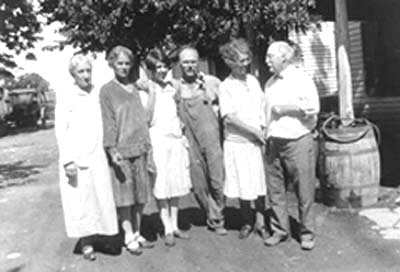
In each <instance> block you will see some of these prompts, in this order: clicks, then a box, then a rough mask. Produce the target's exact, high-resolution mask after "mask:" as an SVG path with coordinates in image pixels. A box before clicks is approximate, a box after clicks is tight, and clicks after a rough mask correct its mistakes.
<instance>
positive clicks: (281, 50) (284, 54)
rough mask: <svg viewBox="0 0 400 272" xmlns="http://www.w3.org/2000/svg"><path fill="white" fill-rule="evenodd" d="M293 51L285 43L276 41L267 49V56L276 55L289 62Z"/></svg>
mask: <svg viewBox="0 0 400 272" xmlns="http://www.w3.org/2000/svg"><path fill="white" fill-rule="evenodd" d="M294 53H295V51H294V49H293V47H292V46H290V45H289V44H288V43H287V42H284V41H276V42H273V43H271V45H270V46H269V47H268V50H267V54H271V55H278V56H280V57H281V58H283V59H284V60H286V61H287V60H291V59H292V58H293V56H294Z"/></svg>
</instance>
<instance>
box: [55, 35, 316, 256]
mask: <svg viewBox="0 0 400 272" xmlns="http://www.w3.org/2000/svg"><path fill="white" fill-rule="evenodd" d="M220 53H221V56H222V58H223V60H224V61H225V63H226V64H227V66H228V67H229V68H230V70H231V73H230V75H229V76H228V77H227V78H225V79H224V80H223V81H222V82H220V80H219V79H217V78H216V77H214V76H211V75H207V74H204V73H202V72H200V71H199V68H198V65H199V55H198V52H197V50H196V49H195V48H193V47H183V48H182V49H181V50H180V53H179V64H180V68H181V72H182V73H181V74H182V76H181V78H180V79H172V78H170V77H169V76H168V70H169V61H168V59H167V57H166V56H165V54H164V53H163V51H162V50H160V49H153V50H151V51H150V52H149V54H148V56H147V57H146V59H145V63H146V67H147V69H148V71H149V74H150V77H149V79H148V80H142V79H134V77H132V67H133V66H134V65H136V64H137V60H136V59H135V57H134V55H133V53H132V52H131V50H130V49H128V48H126V47H124V46H116V47H114V48H113V49H112V50H111V51H110V52H109V53H108V57H107V60H108V63H109V66H110V67H111V68H112V69H113V71H114V75H115V76H114V79H112V80H111V81H110V82H108V83H106V84H104V85H103V86H102V87H101V88H96V87H95V86H93V84H92V81H91V71H92V66H91V65H92V64H91V62H90V59H89V58H88V57H87V56H85V55H83V54H77V55H74V56H73V57H72V58H71V61H70V67H69V71H70V73H71V75H72V77H73V79H74V82H75V84H74V85H73V86H68V88H66V89H65V90H64V91H61V92H59V94H58V97H57V106H56V136H57V140H58V144H59V156H60V187H61V197H62V204H63V210H64V217H65V223H66V230H67V235H68V236H69V237H75V238H81V242H82V253H83V256H84V257H85V258H86V259H89V260H93V259H95V255H94V248H93V243H94V239H95V238H96V235H114V234H116V233H118V226H119V225H120V226H121V229H122V231H123V234H124V245H125V247H126V249H127V250H128V251H129V252H130V253H132V254H140V253H141V252H142V249H143V248H151V247H153V246H154V244H153V243H151V242H150V241H148V240H146V239H145V238H144V237H143V236H142V235H141V232H140V230H141V221H142V220H141V219H142V213H143V208H144V206H145V204H146V203H148V202H149V200H150V196H151V194H153V196H154V197H155V199H156V201H157V204H158V208H159V214H160V218H161V221H162V223H163V226H164V242H165V245H166V246H169V247H171V246H174V245H175V242H176V241H175V239H176V238H179V239H189V238H190V236H189V234H188V233H187V232H185V231H182V230H180V229H179V227H178V208H179V198H180V197H181V196H184V195H186V194H188V193H189V192H190V191H192V192H193V193H194V196H195V198H196V200H197V202H198V203H199V206H200V207H201V208H202V210H203V211H204V212H205V214H206V224H207V226H208V227H209V228H210V229H211V230H213V231H215V233H216V234H217V235H226V234H227V230H226V229H225V227H224V225H225V219H224V213H223V210H224V206H225V198H226V197H228V198H238V199H239V203H240V214H241V218H242V227H241V229H240V231H239V238H240V239H245V238H247V237H248V236H249V235H250V234H251V233H252V232H255V233H257V234H259V235H260V236H261V237H262V239H263V241H264V244H265V245H267V246H274V245H277V244H279V243H280V242H283V241H286V240H288V239H289V238H290V236H291V234H290V226H289V214H288V203H287V195H286V194H287V184H288V182H293V184H294V185H295V189H296V190H295V191H296V194H297V197H298V205H299V221H300V222H299V223H300V226H301V229H300V242H301V248H302V249H305V250H311V249H312V248H313V247H314V245H315V230H314V215H313V209H312V206H313V202H314V186H315V173H314V171H315V170H314V169H315V155H314V150H313V138H312V134H311V131H312V130H313V128H314V127H315V124H316V118H317V113H318V111H319V99H318V94H317V90H316V88H315V86H314V84H313V81H312V80H311V79H309V78H308V77H307V76H306V75H305V73H304V72H303V71H302V70H301V68H299V67H298V65H297V63H296V61H295V60H296V54H295V53H296V52H295V49H294V48H293V46H291V45H290V44H288V43H287V42H284V41H277V42H273V43H272V44H271V45H270V46H269V48H268V50H267V53H266V63H267V64H268V65H269V67H270V69H271V72H272V73H273V76H272V77H271V78H270V79H269V80H268V82H267V83H266V85H265V89H264V91H263V90H262V88H261V86H260V83H259V82H258V80H257V78H256V77H255V76H253V75H251V74H250V73H248V66H249V64H250V63H251V61H252V53H251V50H250V48H249V46H248V44H247V42H246V41H245V40H244V39H233V40H231V41H230V42H228V43H227V44H225V45H223V46H221V47H220ZM266 196H267V197H268V199H267V200H268V203H269V206H270V208H271V210H272V213H271V214H272V215H271V218H269V220H265V218H264V215H265V209H266ZM252 202H253V203H252ZM252 204H254V207H255V211H256V214H255V218H253V213H252ZM266 221H267V222H269V224H270V226H266ZM118 223H119V225H118Z"/></svg>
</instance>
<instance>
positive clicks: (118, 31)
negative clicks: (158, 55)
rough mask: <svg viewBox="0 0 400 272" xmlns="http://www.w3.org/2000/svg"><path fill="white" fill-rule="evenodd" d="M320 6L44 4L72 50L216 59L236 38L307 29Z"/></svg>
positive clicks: (296, 2)
mask: <svg viewBox="0 0 400 272" xmlns="http://www.w3.org/2000/svg"><path fill="white" fill-rule="evenodd" d="M314 5H315V0H179V1H178V0H85V1H77V0H42V13H43V14H46V15H47V18H48V21H49V23H51V22H54V21H60V22H62V23H63V24H64V25H63V27H62V28H61V32H62V33H64V34H65V36H66V38H67V39H66V41H65V43H66V44H72V45H73V46H76V47H80V48H81V49H83V50H91V51H103V50H109V49H110V48H111V47H113V46H115V45H117V44H122V45H126V46H128V47H129V48H131V49H132V50H133V52H135V54H136V55H138V56H143V55H144V54H145V53H146V52H147V51H148V50H149V49H151V48H152V47H154V46H164V47H168V48H169V49H174V48H176V47H177V46H180V45H182V44H187V43H191V44H193V45H194V46H196V47H197V48H198V49H199V50H200V53H201V55H214V54H216V52H217V49H218V46H219V45H220V44H221V43H223V42H226V41H228V40H229V39H230V38H231V37H236V36H249V35H252V36H253V37H252V38H254V40H255V41H256V42H263V41H264V42H265V41H266V40H267V39H268V38H269V37H270V36H276V35H277V34H282V33H285V32H286V31H287V30H288V29H289V28H295V29H298V30H299V29H306V28H307V27H308V25H309V23H310V22H312V21H313V20H314V19H315V17H314V16H313V15H312V13H311V11H312V8H313V7H314Z"/></svg>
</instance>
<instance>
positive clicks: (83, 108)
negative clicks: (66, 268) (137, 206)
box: [55, 54, 118, 260]
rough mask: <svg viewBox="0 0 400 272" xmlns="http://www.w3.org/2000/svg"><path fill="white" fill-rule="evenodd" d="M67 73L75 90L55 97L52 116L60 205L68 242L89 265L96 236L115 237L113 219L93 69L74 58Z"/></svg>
mask: <svg viewBox="0 0 400 272" xmlns="http://www.w3.org/2000/svg"><path fill="white" fill-rule="evenodd" d="M69 71H70V73H71V75H72V77H73V79H74V84H73V85H68V87H67V88H65V89H64V90H60V92H58V93H57V104H56V110H55V130H56V137H57V141H58V148H59V164H60V170H59V174H60V189H61V200H62V206H63V211H64V218H65V226H66V232H67V235H68V237H71V238H81V248H82V253H83V256H84V258H85V259H89V260H94V259H95V255H94V248H93V243H94V241H95V238H96V235H97V234H99V235H114V234H117V233H118V224H117V216H116V209H115V204H114V198H113V192H112V186H111V176H110V172H109V168H108V164H107V159H106V155H105V152H104V149H103V141H102V134H103V129H102V120H101V112H100V104H99V92H98V89H96V88H95V87H94V86H93V85H92V78H91V77H92V63H91V61H90V59H89V58H88V57H86V56H85V55H82V54H77V55H74V56H73V57H72V58H71V61H70V65H69Z"/></svg>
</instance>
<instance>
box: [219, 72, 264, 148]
mask: <svg viewBox="0 0 400 272" xmlns="http://www.w3.org/2000/svg"><path fill="white" fill-rule="evenodd" d="M264 99H265V98H264V94H263V92H262V90H261V86H260V83H259V82H258V80H257V79H256V78H255V77H254V76H252V75H250V74H248V75H246V81H240V80H238V79H235V78H234V77H233V76H232V75H230V76H228V77H227V78H226V79H225V80H224V81H223V82H222V83H221V86H220V96H219V101H220V111H221V116H222V117H225V116H227V115H229V114H234V115H235V116H236V117H237V118H239V120H241V121H242V122H244V123H245V124H247V125H249V126H252V127H254V128H257V129H261V128H262V126H265V113H264V107H265V102H264V101H265V100H264ZM225 140H229V141H236V142H247V141H248V140H247V139H246V138H245V137H243V136H241V135H239V134H237V133H235V131H234V130H232V129H229V127H227V128H226V130H225Z"/></svg>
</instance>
